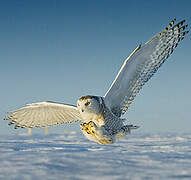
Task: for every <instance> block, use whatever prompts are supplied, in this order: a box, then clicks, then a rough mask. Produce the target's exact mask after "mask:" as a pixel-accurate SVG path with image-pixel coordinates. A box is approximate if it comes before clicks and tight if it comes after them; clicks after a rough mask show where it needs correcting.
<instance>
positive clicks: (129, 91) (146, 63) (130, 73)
mask: <svg viewBox="0 0 191 180" xmlns="http://www.w3.org/2000/svg"><path fill="white" fill-rule="evenodd" d="M175 21H176V20H175V19H174V20H173V21H171V22H170V24H169V25H168V26H167V27H166V28H165V29H164V30H163V31H162V32H161V33H159V34H157V35H156V36H154V37H153V38H152V39H151V40H150V41H148V42H147V43H145V44H144V45H143V46H142V47H141V46H140V45H139V46H138V47H137V48H136V49H135V51H134V52H133V53H132V54H131V55H130V56H129V57H128V58H127V59H126V60H125V62H124V64H123V66H122V67H121V69H120V71H119V73H118V75H117V77H116V78H115V80H114V82H113V83H112V85H111V87H110V88H109V90H108V92H107V93H106V94H105V96H104V98H105V99H104V101H105V103H106V105H107V106H108V107H110V109H111V110H112V112H113V113H114V114H115V115H117V116H119V117H120V116H121V115H122V114H124V113H125V112H126V110H127V109H128V107H129V105H130V104H131V103H132V101H133V99H134V97H135V96H136V94H137V93H138V92H139V90H140V89H141V88H142V86H143V85H144V84H145V83H146V82H147V81H148V80H149V79H150V78H151V76H152V75H153V74H154V73H155V72H156V71H157V70H158V68H159V67H160V66H161V65H162V64H163V63H164V61H165V60H166V59H167V58H168V57H169V55H170V54H171V53H172V52H173V50H174V49H175V48H176V47H177V45H178V43H179V41H180V40H182V39H183V38H184V35H185V34H186V33H188V31H184V29H185V28H186V27H187V26H188V25H185V26H183V24H184V22H185V20H183V21H181V22H180V23H178V24H176V25H174V23H175Z"/></svg>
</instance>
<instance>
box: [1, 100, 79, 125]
mask: <svg viewBox="0 0 191 180" xmlns="http://www.w3.org/2000/svg"><path fill="white" fill-rule="evenodd" d="M5 120H10V122H9V125H11V124H15V128H18V127H21V128H25V127H29V128H32V127H45V126H52V125H56V124H63V123H72V122H75V121H81V118H80V113H79V111H78V109H77V107H75V106H73V105H67V104H60V103H55V102H38V103H33V104H29V105H27V106H25V107H23V108H20V109H17V110H15V111H13V112H10V113H9V116H8V117H6V118H5Z"/></svg>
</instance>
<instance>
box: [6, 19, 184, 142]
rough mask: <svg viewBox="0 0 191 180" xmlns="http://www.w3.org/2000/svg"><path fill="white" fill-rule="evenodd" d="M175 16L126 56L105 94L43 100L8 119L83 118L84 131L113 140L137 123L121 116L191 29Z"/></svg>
mask: <svg viewBox="0 0 191 180" xmlns="http://www.w3.org/2000/svg"><path fill="white" fill-rule="evenodd" d="M175 21H176V20H175V19H174V20H173V21H171V22H170V23H169V25H168V26H167V27H166V28H165V29H164V30H163V31H162V32H160V33H159V34H157V35H156V36H154V37H153V38H152V39H151V40H150V41H148V42H147V43H145V44H144V45H143V46H142V47H141V45H139V46H138V47H137V48H136V49H135V50H134V52H133V53H132V54H131V55H130V56H129V57H128V58H127V59H126V60H125V62H124V64H123V65H122V67H121V69H120V71H119V73H118V75H117V76H116V78H115V80H114V81H113V83H112V85H111V87H110V88H109V90H108V91H107V93H106V94H105V96H103V97H98V96H83V97H81V98H80V99H79V100H78V101H77V106H73V105H67V104H60V103H54V102H39V103H34V104H29V105H27V106H26V107H23V108H20V109H17V110H15V111H13V112H10V113H9V116H8V117H7V118H5V120H10V122H9V125H11V124H15V128H18V127H22V128H24V127H29V128H32V127H41V126H45V127H46V126H52V125H56V124H63V123H71V122H75V121H82V122H83V124H81V129H82V132H83V134H84V135H85V136H86V137H87V138H88V139H90V140H92V141H95V142H98V143H100V144H112V143H114V142H115V141H116V140H119V139H120V138H122V137H124V136H125V135H127V134H129V133H130V130H131V129H136V128H137V126H133V125H126V124H125V120H124V119H122V118H121V115H123V114H124V113H125V112H126V110H127V109H128V108H129V105H130V104H131V103H132V101H133V99H134V97H135V96H136V94H137V93H138V92H139V90H140V89H141V88H142V86H143V85H144V84H145V83H146V82H147V81H148V80H149V79H150V78H151V77H152V75H153V74H154V73H155V72H156V71H157V70H158V68H159V67H160V66H161V65H162V64H163V63H164V62H165V60H166V59H167V58H168V56H169V55H170V54H171V53H172V52H173V50H174V49H175V48H176V47H177V45H178V43H179V41H180V40H182V39H183V38H184V35H185V34H187V33H188V31H184V29H185V28H186V27H187V25H184V26H183V24H184V22H185V20H183V21H181V22H180V23H178V24H176V25H174V23H175Z"/></svg>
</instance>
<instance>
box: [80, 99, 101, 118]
mask: <svg viewBox="0 0 191 180" xmlns="http://www.w3.org/2000/svg"><path fill="white" fill-rule="evenodd" d="M100 101H101V98H100V97H97V96H82V97H81V98H80V99H79V100H78V101H77V107H78V110H79V112H80V114H81V115H82V116H85V115H86V114H87V115H88V114H89V115H90V114H95V115H97V114H100V113H101V111H102V105H101V103H100Z"/></svg>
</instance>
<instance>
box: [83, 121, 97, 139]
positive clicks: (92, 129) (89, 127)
mask: <svg viewBox="0 0 191 180" xmlns="http://www.w3.org/2000/svg"><path fill="white" fill-rule="evenodd" d="M80 127H81V128H82V131H85V132H86V133H88V134H91V135H93V136H95V133H96V129H97V126H96V124H95V123H94V122H93V121H90V122H88V123H83V124H80Z"/></svg>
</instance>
